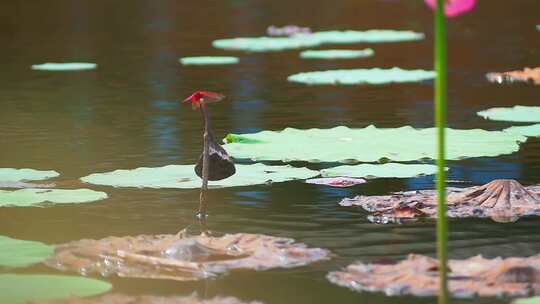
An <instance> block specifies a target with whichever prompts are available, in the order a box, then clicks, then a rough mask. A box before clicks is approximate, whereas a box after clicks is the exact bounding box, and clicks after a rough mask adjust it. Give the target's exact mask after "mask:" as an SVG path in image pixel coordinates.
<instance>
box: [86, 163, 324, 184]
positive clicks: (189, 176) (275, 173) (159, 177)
mask: <svg viewBox="0 0 540 304" xmlns="http://www.w3.org/2000/svg"><path fill="white" fill-rule="evenodd" d="M235 166H236V174H235V175H233V176H231V177H229V178H226V179H223V180H220V181H209V182H208V187H209V188H223V187H236V186H248V185H258V184H265V183H268V182H285V181H289V180H294V179H306V178H310V177H314V176H317V175H319V172H318V171H314V170H309V169H306V168H295V167H292V166H267V165H264V164H260V163H258V164H252V165H244V164H236V165H235ZM194 167H195V166H194V165H168V166H164V167H157V168H137V169H133V170H116V171H112V172H107V173H94V174H90V175H88V176H85V177H83V178H81V180H82V181H83V182H85V183H90V184H96V185H108V186H114V187H138V188H181V189H193V188H200V187H201V179H200V178H199V177H198V176H197V175H195V172H194Z"/></svg>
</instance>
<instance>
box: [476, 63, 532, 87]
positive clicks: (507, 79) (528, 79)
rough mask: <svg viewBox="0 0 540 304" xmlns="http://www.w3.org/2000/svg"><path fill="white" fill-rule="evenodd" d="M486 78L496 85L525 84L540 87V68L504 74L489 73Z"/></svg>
mask: <svg viewBox="0 0 540 304" xmlns="http://www.w3.org/2000/svg"><path fill="white" fill-rule="evenodd" d="M486 78H487V80H488V81H490V82H495V83H513V82H525V83H530V84H535V85H540V67H537V68H525V69H523V70H516V71H509V72H502V73H495V72H492V73H487V74H486Z"/></svg>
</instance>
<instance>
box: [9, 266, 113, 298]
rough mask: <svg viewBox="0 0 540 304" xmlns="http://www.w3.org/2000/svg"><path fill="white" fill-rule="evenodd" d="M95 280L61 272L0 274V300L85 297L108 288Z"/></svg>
mask: <svg viewBox="0 0 540 304" xmlns="http://www.w3.org/2000/svg"><path fill="white" fill-rule="evenodd" d="M111 288H112V285H111V284H109V283H107V282H104V281H99V280H95V279H88V278H83V277H75V276H62V275H41V274H11V273H6V274H0V291H1V292H0V303H5V304H22V303H26V302H28V301H30V300H53V299H62V298H68V297H87V296H93V295H97V294H100V293H104V292H107V291H109V290H111Z"/></svg>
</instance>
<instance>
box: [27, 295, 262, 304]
mask: <svg viewBox="0 0 540 304" xmlns="http://www.w3.org/2000/svg"><path fill="white" fill-rule="evenodd" d="M28 304H261V302H258V301H251V302H243V301H240V300H239V299H237V298H233V297H214V298H211V299H202V298H200V297H198V296H196V295H191V296H184V297H159V296H151V295H140V296H129V295H124V294H106V295H103V296H101V297H93V298H75V297H71V298H68V299H62V300H49V301H30V302H29V303H28Z"/></svg>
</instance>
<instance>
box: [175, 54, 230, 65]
mask: <svg viewBox="0 0 540 304" xmlns="http://www.w3.org/2000/svg"><path fill="white" fill-rule="evenodd" d="M238 62H239V60H238V58H237V57H231V56H198V57H183V58H180V63H181V64H183V65H216V64H236V63H238Z"/></svg>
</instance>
